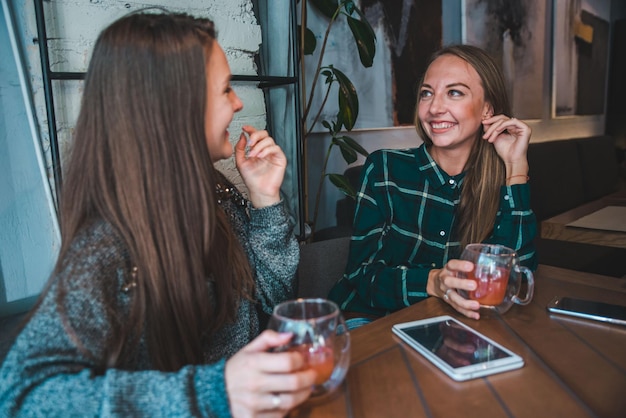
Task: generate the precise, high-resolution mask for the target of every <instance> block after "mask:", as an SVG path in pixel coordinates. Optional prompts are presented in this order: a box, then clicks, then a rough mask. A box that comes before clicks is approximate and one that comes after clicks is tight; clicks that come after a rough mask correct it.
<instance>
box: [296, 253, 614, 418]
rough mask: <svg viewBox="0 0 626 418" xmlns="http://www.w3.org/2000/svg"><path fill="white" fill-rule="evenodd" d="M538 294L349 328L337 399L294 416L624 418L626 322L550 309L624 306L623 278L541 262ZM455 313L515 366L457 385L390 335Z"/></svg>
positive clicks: (429, 303) (429, 308)
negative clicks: (482, 312)
mask: <svg viewBox="0 0 626 418" xmlns="http://www.w3.org/2000/svg"><path fill="white" fill-rule="evenodd" d="M535 280H536V282H537V284H536V289H535V296H534V298H533V301H532V302H531V304H529V305H527V306H514V307H513V308H512V309H511V310H510V311H509V312H508V313H506V314H505V315H503V316H502V317H499V316H495V315H493V316H483V317H482V318H481V319H480V320H479V321H475V320H471V319H467V318H465V317H463V316H461V315H459V314H457V313H456V311H454V310H453V309H452V308H451V307H450V306H449V305H448V304H446V303H444V302H443V301H442V300H440V299H437V298H429V299H427V300H425V301H423V302H420V303H418V304H416V305H413V306H411V307H409V308H406V309H404V310H402V311H399V312H396V313H394V314H392V315H389V316H387V317H385V318H382V319H380V320H377V321H375V322H373V323H371V324H368V325H366V326H363V327H361V328H358V329H356V330H354V331H352V333H351V340H352V353H351V366H350V370H349V372H348V375H347V378H346V381H345V382H344V384H343V385H342V386H341V387H340V388H339V389H338V391H337V392H336V393H335V395H334V396H333V397H331V398H330V399H326V400H325V401H317V402H310V403H309V404H305V405H304V406H303V407H301V408H299V409H298V410H295V411H292V413H291V414H290V417H310V418H316V417H358V418H368V417H376V418H379V417H384V418H393V417H398V418H407V417H456V416H459V417H460V416H463V417H474V416H475V417H480V418H486V417H507V416H508V417H512V416H514V417H533V418H539V417H586V416H599V417H624V416H626V327H623V326H619V325H611V324H605V323H601V322H594V321H588V320H584V319H573V318H572V319H569V318H567V317H563V316H560V315H555V314H549V313H548V312H547V311H546V309H545V306H546V304H547V303H548V301H549V300H550V299H551V298H552V297H553V296H556V295H563V296H574V297H586V298H591V299H596V300H600V301H606V302H610V303H616V304H626V280H621V279H616V278H613V277H607V276H598V275H594V274H589V273H580V272H575V271H571V270H566V269H560V268H556V267H550V266H544V265H541V266H540V267H539V269H538V270H537V272H536V274H535ZM446 314H448V315H452V316H454V317H456V318H458V319H460V320H461V321H462V322H464V323H466V324H468V325H470V326H471V327H473V328H474V329H476V330H478V331H480V332H482V333H483V334H485V335H487V336H488V337H490V338H492V339H494V340H495V341H497V342H499V343H501V344H502V345H504V346H505V347H508V348H509V349H511V350H513V351H514V352H516V353H518V354H519V355H521V356H522V357H523V358H524V361H525V365H524V367H523V368H521V369H519V370H514V371H509V372H504V373H501V374H496V375H492V376H488V377H484V378H478V379H474V380H470V381H465V382H455V381H454V380H452V379H450V378H449V377H447V376H446V375H445V374H444V373H443V372H441V371H439V370H438V369H437V368H435V367H434V366H432V365H431V364H430V363H429V362H428V361H427V360H426V359H425V358H424V357H422V356H421V355H420V354H418V353H417V352H415V351H414V350H413V349H412V348H411V347H409V346H408V345H406V344H405V343H403V342H402V341H401V340H400V339H399V338H397V337H396V336H394V335H393V334H392V332H391V326H392V325H393V324H395V323H399V322H407V321H413V320H417V319H422V318H426V317H432V316H438V315H446Z"/></svg>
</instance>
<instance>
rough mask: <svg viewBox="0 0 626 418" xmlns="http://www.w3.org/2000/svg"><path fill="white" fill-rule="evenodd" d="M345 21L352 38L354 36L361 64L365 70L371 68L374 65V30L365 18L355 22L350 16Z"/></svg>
mask: <svg viewBox="0 0 626 418" xmlns="http://www.w3.org/2000/svg"><path fill="white" fill-rule="evenodd" d="M357 10H358V9H357ZM346 19H347V20H348V26H350V30H351V31H352V36H354V41H355V42H356V46H357V49H358V51H359V58H360V59H361V64H363V66H364V67H365V68H368V67H371V66H372V64H373V63H374V55H376V35H375V34H374V30H373V29H372V27H371V26H370V24H369V22H368V21H367V20H365V18H363V20H357V19H355V18H353V17H352V16H346Z"/></svg>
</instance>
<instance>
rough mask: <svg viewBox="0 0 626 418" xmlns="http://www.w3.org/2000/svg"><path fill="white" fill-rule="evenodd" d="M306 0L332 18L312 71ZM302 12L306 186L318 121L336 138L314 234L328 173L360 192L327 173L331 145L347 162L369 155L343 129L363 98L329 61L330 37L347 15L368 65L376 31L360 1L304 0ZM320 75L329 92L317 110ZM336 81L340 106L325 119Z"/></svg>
mask: <svg viewBox="0 0 626 418" xmlns="http://www.w3.org/2000/svg"><path fill="white" fill-rule="evenodd" d="M307 4H309V5H310V6H312V7H314V8H315V9H317V10H318V11H319V12H320V13H321V14H322V15H323V16H324V17H325V19H327V20H328V25H327V27H326V31H325V33H324V37H323V40H322V43H321V46H320V50H319V57H318V61H317V66H316V68H315V70H314V71H313V74H310V73H307V72H306V71H305V67H304V56H305V55H312V54H313V53H314V52H315V51H316V48H317V46H318V45H317V42H316V39H315V35H314V34H313V32H312V31H311V30H310V29H308V28H307ZM300 17H301V19H300V25H299V28H298V29H299V34H300V48H299V51H300V64H301V74H302V78H301V80H302V84H301V89H302V92H303V94H302V97H303V101H304V105H303V115H302V122H301V123H302V135H303V138H302V141H303V147H302V149H303V177H304V180H305V181H304V183H305V185H306V184H307V178H308V164H309V162H308V161H307V158H306V149H307V141H308V140H309V138H310V137H311V133H312V132H313V129H314V128H315V126H316V125H317V124H318V123H321V125H322V126H323V127H324V128H326V129H327V130H328V133H329V134H330V137H331V142H330V145H329V147H328V149H327V151H326V156H325V158H324V161H323V163H322V170H321V175H320V179H319V182H318V186H317V190H316V192H315V193H316V196H315V204H314V209H313V213H312V215H311V213H310V210H309V208H308V204H307V210H306V214H307V220H308V224H309V226H310V227H311V233H312V234H314V233H315V225H316V223H317V215H318V210H319V203H320V199H321V196H322V188H323V186H324V180H325V179H326V177H328V178H329V180H330V181H331V183H332V184H333V185H335V186H336V187H337V188H338V189H339V190H341V191H342V192H343V193H344V194H346V195H347V196H350V197H352V198H354V196H355V191H354V189H353V187H352V186H351V185H350V183H349V181H348V180H347V179H346V178H345V176H344V175H343V174H339V173H327V172H326V169H327V165H328V159H329V157H330V155H331V152H332V150H333V149H334V148H339V150H340V152H341V155H342V157H343V159H344V160H345V162H346V163H347V164H351V163H353V162H355V161H356V160H357V158H358V154H361V155H363V156H367V155H368V152H367V151H366V150H365V149H364V148H363V147H362V146H361V145H359V144H358V143H357V142H356V141H355V140H354V139H353V138H351V137H350V136H348V135H345V134H344V132H345V131H351V130H352V128H353V127H354V125H355V123H356V121H357V118H358V115H359V98H358V94H357V91H356V88H355V87H354V84H353V83H352V81H350V79H349V78H348V77H347V76H346V74H345V73H344V72H342V71H341V70H340V69H339V68H337V67H335V66H334V65H333V64H324V52H325V51H326V45H327V42H328V37H329V34H330V32H331V29H332V27H333V25H334V24H335V23H336V22H337V21H338V20H339V19H345V20H346V22H347V24H348V27H349V28H350V33H351V34H352V38H351V39H346V46H350V45H353V46H354V47H355V48H356V49H357V50H358V53H359V59H360V62H361V64H362V65H363V67H366V68H367V67H371V66H372V63H373V61H374V56H375V54H376V35H375V34H374V30H373V29H372V27H371V25H370V24H369V22H368V21H367V19H366V18H365V16H364V14H363V13H362V11H361V10H360V9H359V8H358V7H357V5H356V4H355V1H352V0H347V1H342V0H303V1H302V2H301V13H300ZM310 76H312V77H313V80H312V84H311V86H310V88H309V89H307V78H308V77H310ZM320 80H322V81H323V82H324V83H325V85H326V89H325V96H324V98H323V100H322V103H321V105H320V106H319V107H318V108H317V109H314V108H313V95H314V92H315V87H316V85H317V83H319V82H320ZM335 84H336V85H337V86H338V89H337V98H336V100H337V103H338V109H339V111H338V112H337V115H336V116H335V117H334V118H333V119H331V120H326V119H321V114H322V110H323V108H324V106H325V105H326V103H327V101H328V100H329V98H330V94H331V88H332V87H333V86H334V85H335ZM314 112H315V113H314ZM309 115H315V117H313V119H312V120H313V121H312V122H311V123H310V125H309V126H307V118H308V117H309ZM320 119H321V120H320ZM305 187H307V186H305ZM305 195H307V196H306V197H305V202H308V190H307V191H305ZM311 216H312V218H311Z"/></svg>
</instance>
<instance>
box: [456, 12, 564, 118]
mask: <svg viewBox="0 0 626 418" xmlns="http://www.w3.org/2000/svg"><path fill="white" fill-rule="evenodd" d="M463 3H464V4H463V7H462V13H463V16H462V19H461V22H462V25H463V26H462V29H461V31H462V37H463V43H466V44H471V45H475V46H479V47H481V48H483V49H485V50H487V51H488V52H489V53H490V54H491V55H492V56H493V57H494V58H495V59H496V61H498V62H500V64H501V66H502V70H503V72H504V76H505V79H506V83H507V86H508V93H509V99H510V100H511V104H512V106H513V113H514V115H515V117H517V118H520V119H541V118H542V113H543V92H544V90H545V89H546V88H547V86H546V85H545V83H544V80H545V77H544V71H545V67H546V63H545V58H544V56H545V48H546V33H545V32H546V30H545V27H546V16H547V10H546V7H549V6H548V5H546V3H547V2H545V1H544V0H518V1H500V0H463ZM559 3H560V2H559Z"/></svg>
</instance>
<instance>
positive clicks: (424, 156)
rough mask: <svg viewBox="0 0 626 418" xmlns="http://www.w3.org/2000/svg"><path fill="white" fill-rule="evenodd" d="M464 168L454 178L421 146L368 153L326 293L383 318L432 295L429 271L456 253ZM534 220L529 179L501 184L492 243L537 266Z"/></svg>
mask: <svg viewBox="0 0 626 418" xmlns="http://www.w3.org/2000/svg"><path fill="white" fill-rule="evenodd" d="M464 177H465V174H464V173H461V174H459V175H457V176H449V175H447V174H446V173H445V172H444V171H443V170H441V169H440V168H439V167H438V166H437V164H436V163H435V161H434V160H433V159H432V157H431V156H430V155H429V154H428V152H427V151H426V147H425V146H424V145H422V146H420V147H419V148H413V149H404V150H379V151H376V152H373V153H372V154H370V156H369V157H368V159H367V160H366V162H365V165H364V166H363V171H362V173H361V187H360V190H359V191H358V193H357V203H356V212H355V215H354V231H353V236H352V240H351V243H350V255H349V259H348V264H347V266H346V271H345V274H344V276H343V277H342V278H341V279H340V280H339V282H338V283H337V284H336V285H335V286H334V287H333V289H332V290H331V292H330V294H329V298H330V299H331V300H333V301H335V302H337V304H338V305H339V306H340V307H341V309H342V310H345V311H353V312H363V313H367V314H370V315H377V316H383V315H385V314H387V313H389V312H393V311H396V310H398V309H402V308H404V307H406V306H409V305H411V304H413V303H416V302H419V301H421V300H423V299H425V298H427V297H428V294H427V293H426V283H427V281H428V272H429V271H430V270H431V269H433V268H441V267H443V265H445V263H446V262H447V261H448V260H449V259H452V258H458V257H459V256H460V254H461V251H462V248H461V245H460V242H459V240H458V233H457V232H458V231H457V230H456V219H455V213H456V208H457V206H458V204H459V199H460V196H461V188H462V187H463V178H464ZM536 232H537V221H536V219H535V215H534V214H533V212H532V210H531V209H530V190H529V186H528V184H520V185H513V186H502V188H501V190H500V209H499V211H498V213H497V215H496V220H495V225H494V229H493V232H492V235H491V236H490V237H489V238H488V239H487V240H485V242H488V243H494V244H502V245H505V246H507V247H510V248H513V249H515V250H517V252H518V254H519V256H520V260H521V263H522V264H523V265H526V266H528V267H530V268H531V269H533V270H534V269H535V268H536V266H537V261H536V257H535V248H534V245H533V239H534V237H535V235H536Z"/></svg>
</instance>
